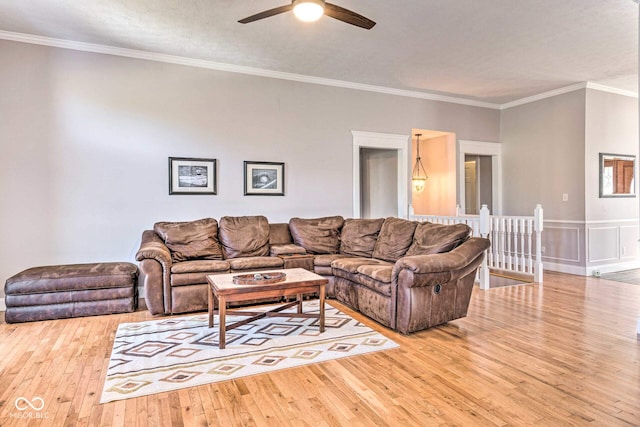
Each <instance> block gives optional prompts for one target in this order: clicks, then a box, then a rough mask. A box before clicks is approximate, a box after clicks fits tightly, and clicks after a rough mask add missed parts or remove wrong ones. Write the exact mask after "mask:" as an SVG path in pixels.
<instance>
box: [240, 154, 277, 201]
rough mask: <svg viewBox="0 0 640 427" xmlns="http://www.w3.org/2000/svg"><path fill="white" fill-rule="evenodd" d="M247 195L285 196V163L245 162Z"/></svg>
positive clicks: (245, 193)
mask: <svg viewBox="0 0 640 427" xmlns="http://www.w3.org/2000/svg"><path fill="white" fill-rule="evenodd" d="M244 195H245V196H284V163H281V162H254V161H247V160H245V162H244Z"/></svg>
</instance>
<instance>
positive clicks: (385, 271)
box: [355, 263, 393, 297]
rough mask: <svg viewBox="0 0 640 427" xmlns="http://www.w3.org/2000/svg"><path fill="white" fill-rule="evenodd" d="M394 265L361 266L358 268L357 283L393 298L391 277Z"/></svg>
mask: <svg viewBox="0 0 640 427" xmlns="http://www.w3.org/2000/svg"><path fill="white" fill-rule="evenodd" d="M392 271H393V264H391V263H388V265H361V266H360V267H358V275H357V276H356V278H355V279H356V281H357V282H358V283H359V284H360V285H362V286H364V287H366V288H369V289H371V290H373V291H376V292H377V293H379V294H382V295H384V296H387V297H390V296H391V276H392V274H391V273H392Z"/></svg>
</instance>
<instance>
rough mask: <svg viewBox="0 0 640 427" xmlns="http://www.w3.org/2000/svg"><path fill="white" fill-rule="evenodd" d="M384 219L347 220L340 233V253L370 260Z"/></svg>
mask: <svg viewBox="0 0 640 427" xmlns="http://www.w3.org/2000/svg"><path fill="white" fill-rule="evenodd" d="M383 223H384V218H378V219H347V220H345V221H344V226H343V227H342V233H340V253H342V254H349V255H354V256H360V257H368V258H371V254H372V253H373V248H374V247H375V245H376V240H378V234H379V233H380V228H381V227H382V224H383Z"/></svg>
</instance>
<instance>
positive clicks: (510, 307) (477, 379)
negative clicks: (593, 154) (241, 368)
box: [0, 272, 640, 426]
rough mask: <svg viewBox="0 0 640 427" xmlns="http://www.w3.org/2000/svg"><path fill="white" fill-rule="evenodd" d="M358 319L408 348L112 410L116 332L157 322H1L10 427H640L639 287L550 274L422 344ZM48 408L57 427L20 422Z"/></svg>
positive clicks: (0, 369) (478, 307)
mask: <svg viewBox="0 0 640 427" xmlns="http://www.w3.org/2000/svg"><path fill="white" fill-rule="evenodd" d="M330 303H331V304H332V305H336V306H338V307H340V308H341V309H343V308H344V307H343V306H341V305H340V304H338V303H336V302H335V301H330ZM345 311H346V312H348V313H350V314H352V315H353V316H354V317H357V318H358V319H361V320H362V321H363V322H364V323H366V324H367V325H370V326H371V327H373V328H375V329H376V330H379V331H381V332H382V333H383V334H385V335H387V336H389V337H391V338H392V339H393V340H395V341H396V342H397V343H398V344H400V348H399V349H394V350H390V351H383V352H378V353H373V354H368V355H363V356H357V357H352V358H347V359H340V360H335V361H330V362H324V363H319V364H314V365H308V366H305V367H300V368H295V369H289V370H283V371H277V372H274V373H271V374H266V375H257V376H253V377H246V378H242V379H238V380H233V381H228V382H223V383H216V384H211V385H205V386H199V387H195V388H189V389H183V390H180V391H174V392H169V393H162V394H156V395H152V396H147V397H140V398H136V399H128V400H123V401H118V402H112V403H108V404H104V405H100V404H99V403H98V402H99V399H100V393H101V390H102V382H103V380H104V375H105V371H106V367H107V364H108V361H109V355H110V352H111V347H112V342H113V338H114V333H115V330H116V327H117V325H118V324H119V323H121V322H135V321H143V320H148V319H150V318H152V316H150V315H149V314H148V313H147V312H146V311H138V312H136V313H132V314H122V315H111V316H100V317H90V318H79V319H65V320H56V321H46V322H36V323H23V324H14V325H7V324H5V323H4V322H2V323H0V425H1V426H45V425H47V426H48V425H66V426H76V425H80V426H84V425H92V426H93V425H96V426H97V425H104V426H111V425H126V426H134V425H141V426H142V425H172V426H182V425H184V426H190V425H201V426H204V425H220V426H232V425H247V426H263V425H268V426H281V425H283V426H306V425H313V426H333V425H336V426H337V425H344V426H370V425H371V426H373V425H376V426H382V425H393V426H405V425H420V426H425V425H427V426H428V425H458V426H475V425H497V426H507V425H510V426H526V425H531V426H533V425H535V426H565V425H598V426H625V425H629V426H630V425H636V426H637V425H640V342H639V341H638V336H637V325H638V320H639V319H640V286H636V285H629V284H624V283H619V282H612V281H607V280H603V279H594V278H588V277H580V276H571V275H565V274H559V273H552V272H546V273H545V283H544V284H543V285H538V284H533V285H519V286H510V287H500V288H496V289H490V290H488V291H481V290H479V289H477V288H476V289H475V291H474V294H473V298H472V301H471V306H470V309H469V315H468V317H466V318H464V319H460V320H456V321H454V322H450V323H449V324H448V325H446V326H442V327H438V328H433V329H431V330H427V331H422V332H419V333H416V334H412V335H409V336H403V335H399V334H396V333H394V332H392V331H390V330H388V329H385V328H383V327H380V326H379V325H377V324H376V323H375V322H373V321H370V320H368V319H366V318H363V317H362V316H360V315H358V314H357V313H353V312H351V311H350V310H348V309H345ZM36 396H40V397H42V398H43V400H44V402H45V406H44V408H43V409H42V410H41V411H40V412H39V414H40V416H46V418H45V419H36V418H32V419H21V418H16V414H19V411H17V410H16V408H15V401H16V399H18V398H19V397H26V398H33V397H36ZM25 412H29V411H25ZM32 412H33V411H32ZM35 415H36V414H35V413H34V416H35Z"/></svg>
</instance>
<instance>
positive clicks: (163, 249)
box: [136, 230, 171, 269]
mask: <svg viewBox="0 0 640 427" xmlns="http://www.w3.org/2000/svg"><path fill="white" fill-rule="evenodd" d="M145 259H155V260H156V261H158V262H159V263H160V264H163V267H168V268H169V269H171V252H170V251H169V248H167V245H165V244H164V242H163V241H162V239H160V237H159V236H158V235H157V234H156V232H155V231H153V230H145V231H144V232H143V233H142V241H141V242H140V248H139V249H138V252H137V253H136V261H142V260H145Z"/></svg>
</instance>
